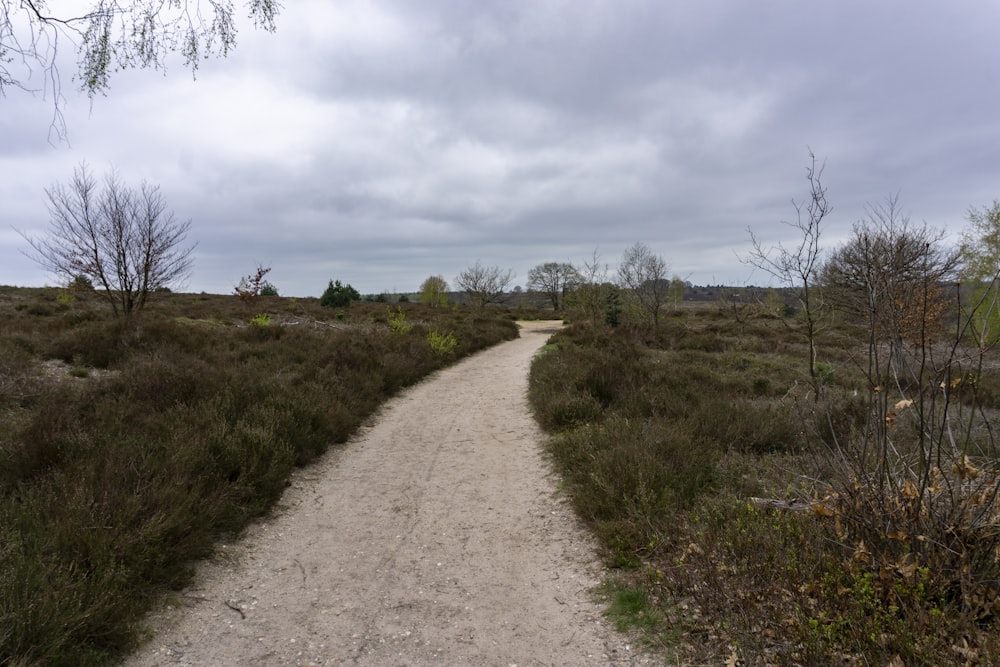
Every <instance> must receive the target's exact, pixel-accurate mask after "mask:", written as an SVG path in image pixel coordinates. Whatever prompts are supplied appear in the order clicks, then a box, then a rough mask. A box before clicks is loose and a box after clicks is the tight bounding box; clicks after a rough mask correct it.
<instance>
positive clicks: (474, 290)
mask: <svg viewBox="0 0 1000 667" xmlns="http://www.w3.org/2000/svg"><path fill="white" fill-rule="evenodd" d="M514 276H515V273H514V271H513V270H512V269H507V270H503V269H501V268H500V267H499V266H495V265H494V266H483V264H482V262H480V261H479V260H476V263H475V264H474V265H472V266H470V267H469V268H467V269H465V270H464V271H462V272H461V273H460V274H458V277H457V278H455V284H456V285H458V287H459V289H461V290H462V291H463V292H465V293H466V294H467V295H468V296H469V300H471V301H472V302H473V303H474V304H476V305H477V306H479V307H480V308H485V307H486V306H487V305H489V304H491V303H494V302H496V301H498V300H499V299H500V297H501V296H503V293H504V292H505V291H506V289H507V287H508V286H509V285H510V283H511V282H512V281H513V280H514Z"/></svg>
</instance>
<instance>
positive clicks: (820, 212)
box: [743, 151, 833, 401]
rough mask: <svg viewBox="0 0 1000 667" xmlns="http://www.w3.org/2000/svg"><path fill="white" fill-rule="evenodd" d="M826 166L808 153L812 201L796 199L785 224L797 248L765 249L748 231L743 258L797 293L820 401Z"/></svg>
mask: <svg viewBox="0 0 1000 667" xmlns="http://www.w3.org/2000/svg"><path fill="white" fill-rule="evenodd" d="M825 167H826V165H825V164H823V165H820V166H819V167H818V168H817V166H816V155H815V154H813V152H812V151H809V166H808V167H806V179H807V180H808V181H809V200H808V202H807V203H804V204H803V203H800V202H796V201H795V200H794V199H793V200H792V206H793V207H794V208H795V222H785V223H784V224H786V225H788V226H790V227H792V228H793V229H794V230H795V232H796V233H797V234H798V239H797V240H796V242H795V245H793V246H791V247H785V246H783V245H782V244H780V243H779V244H778V245H776V246H773V247H771V248H767V249H765V248H764V247H763V246H762V244H761V242H760V240H759V239H758V238H757V237H756V236H755V235H754V233H753V231H752V230H750V229H748V230H747V231H748V232H749V233H750V241H751V242H752V243H753V250H752V251H750V254H749V255H748V256H747V257H746V258H744V259H743V261H744V262H746V263H747V264H750V265H751V266H754V267H756V268H758V269H761V270H763V271H766V272H767V273H769V274H771V275H772V276H774V277H775V278H777V279H778V280H779V281H781V283H782V284H783V285H785V286H786V287H789V288H791V289H794V290H795V298H796V299H797V300H798V302H799V306H800V308H801V311H802V317H803V320H804V321H805V327H806V330H805V338H806V342H807V344H808V346H809V381H810V383H811V384H812V388H813V397H814V398H815V399H816V400H817V401H818V400H819V390H820V375H819V372H818V370H817V368H816V356H817V351H816V337H817V334H818V333H819V322H820V316H821V314H822V310H823V300H822V296H821V295H820V294H819V291H818V289H817V279H818V276H817V272H818V271H819V269H820V259H821V258H822V252H823V251H822V248H821V247H820V244H819V239H820V233H821V231H822V229H821V226H822V222H823V219H824V218H826V216H828V215H829V214H830V212H831V211H832V210H833V209H832V208H831V206H830V204H829V203H828V202H827V200H826V188H825V187H823V170H824V169H825Z"/></svg>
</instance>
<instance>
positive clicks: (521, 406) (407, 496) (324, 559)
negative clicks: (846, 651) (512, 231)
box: [126, 322, 643, 667]
mask: <svg viewBox="0 0 1000 667" xmlns="http://www.w3.org/2000/svg"><path fill="white" fill-rule="evenodd" d="M551 327H552V324H551V323H544V322H543V323H528V324H526V325H524V326H523V328H522V331H521V338H520V339H518V340H515V341H511V342H508V343H504V344H502V345H500V346H497V347H495V348H493V349H490V350H487V351H485V352H482V353H480V354H478V355H475V356H474V357H471V358H469V359H465V360H463V361H462V362H460V363H459V364H457V365H456V366H454V367H452V368H449V369H446V370H444V371H442V372H439V373H437V374H435V375H433V376H432V377H431V378H429V379H428V380H426V381H424V382H423V383H421V384H419V385H418V386H416V387H413V388H411V389H409V390H408V391H406V392H405V393H403V394H401V395H400V396H399V397H397V398H395V399H393V400H392V401H391V402H390V403H389V404H387V406H386V407H385V408H384V409H383V410H382V411H381V412H380V414H379V415H378V416H377V418H376V419H375V420H374V421H373V423H372V425H371V426H368V427H366V428H365V429H364V430H363V431H362V432H361V433H360V434H359V435H358V436H356V437H355V438H354V439H353V440H352V441H351V442H350V443H349V444H348V445H347V446H345V447H338V448H336V449H335V451H333V452H331V453H330V454H328V455H326V456H325V457H324V458H323V459H322V460H321V461H319V462H318V463H316V464H315V465H313V466H311V467H309V468H308V469H306V470H304V471H302V472H301V473H299V474H298V475H297V476H296V477H295V479H294V481H293V484H292V487H291V488H289V489H288V491H287V492H286V494H285V496H284V497H283V498H282V506H283V509H282V510H281V511H279V512H278V513H277V514H276V516H275V517H274V518H272V519H270V520H268V521H265V522H262V523H261V524H258V525H256V526H254V527H253V528H251V529H250V530H249V531H248V534H247V535H246V537H245V539H243V540H241V542H240V543H239V544H237V545H234V546H228V547H226V548H225V549H224V550H223V551H224V553H225V556H224V557H222V558H220V559H217V561H216V562H213V563H208V564H206V565H204V566H203V567H201V568H200V569H199V574H198V577H197V580H196V583H195V584H194V585H193V586H192V587H191V588H189V589H188V590H186V591H185V592H184V594H183V595H181V596H180V597H179V599H178V602H179V604H178V605H176V606H174V607H172V608H167V609H165V610H163V611H161V612H157V613H156V614H154V615H153V616H152V617H151V625H152V627H153V630H154V634H153V637H152V638H151V640H150V641H149V642H148V643H147V644H146V645H145V646H143V647H142V648H140V650H139V651H138V652H137V653H136V654H135V655H134V656H132V658H131V659H130V660H129V661H127V662H126V664H127V665H136V666H138V665H206V666H207V665H378V666H380V667H381V666H385V665H502V666H504V667H508V666H510V665H518V666H521V667H524V666H527V665H631V664H639V663H640V662H643V661H641V660H640V659H639V658H638V657H636V656H635V655H634V654H633V652H632V650H631V649H630V647H629V646H628V645H627V644H626V642H625V640H624V639H623V638H622V637H621V636H619V635H616V634H615V633H614V632H613V631H612V630H611V629H610V628H609V627H608V626H607V624H606V622H605V621H604V620H603V619H602V617H601V610H600V608H599V607H598V606H597V605H596V604H595V603H594V602H593V600H592V599H591V597H590V594H589V589H591V588H592V587H593V586H594V585H595V584H596V583H597V577H598V575H599V566H598V564H597V562H596V560H595V556H594V546H593V541H592V539H591V538H590V537H589V535H587V534H586V533H585V532H584V531H583V530H582V529H581V527H580V526H579V524H578V522H577V521H576V519H575V518H574V516H573V514H572V512H571V510H570V508H569V507H567V506H566V504H565V502H564V501H562V500H560V499H559V498H558V497H557V495H556V493H555V490H556V483H557V481H556V480H555V479H554V478H553V477H552V475H551V474H550V472H549V470H550V469H549V466H548V464H547V463H546V461H545V460H544V459H543V457H542V455H541V453H540V447H539V442H540V440H541V438H542V434H541V433H540V431H539V429H538V427H537V426H536V424H535V422H534V421H533V419H532V418H531V416H530V414H529V412H528V407H527V401H526V397H525V393H526V390H527V376H528V368H529V365H530V361H531V358H532V356H533V355H534V353H535V352H536V350H537V349H538V348H539V347H541V346H542V345H543V344H544V343H545V341H546V339H547V338H548V335H549V334H550V333H551V332H552V329H551Z"/></svg>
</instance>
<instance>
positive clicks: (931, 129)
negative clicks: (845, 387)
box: [0, 0, 1000, 295]
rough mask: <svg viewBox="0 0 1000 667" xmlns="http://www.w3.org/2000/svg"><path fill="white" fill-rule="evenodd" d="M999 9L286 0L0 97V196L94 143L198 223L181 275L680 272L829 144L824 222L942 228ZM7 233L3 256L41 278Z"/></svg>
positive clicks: (972, 186)
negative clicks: (881, 214)
mask: <svg viewBox="0 0 1000 667" xmlns="http://www.w3.org/2000/svg"><path fill="white" fill-rule="evenodd" d="M998 19H1000V9H998V8H994V7H992V6H990V5H976V6H975V7H972V6H961V5H954V6H952V5H940V6H935V5H933V4H932V3H922V4H918V5H914V4H912V3H903V2H900V1H898V0H897V1H894V2H885V3H878V4H877V5H875V4H872V3H866V2H862V1H861V0H853V1H846V2H838V3H820V4H817V3H801V2H795V1H792V0H776V1H774V2H767V3H741V2H718V3H697V4H695V3H681V2H661V1H659V0H655V1H654V0H649V1H643V0H626V1H624V2H618V1H615V2H611V1H601V0H586V1H578V0H574V1H572V2H570V1H569V0H563V1H556V0H547V1H534V0H532V1H530V2H529V1H527V0H525V1H518V2H509V1H506V0H504V1H502V2H501V1H499V0H491V1H484V2H476V3H468V2H464V1H462V0H438V1H429V2H422V3H412V2H408V1H406V0H382V1H380V2H360V1H351V0H345V1H338V2H319V1H318V0H315V1H312V2H308V1H306V0H303V1H302V2H298V3H295V5H294V6H289V7H288V8H287V9H286V12H285V14H284V15H283V16H282V19H281V23H280V25H279V31H278V33H277V34H275V35H266V34H257V33H254V32H252V31H251V30H249V29H244V30H243V32H242V33H241V43H240V46H239V47H238V49H237V51H236V52H235V53H234V54H233V55H232V56H231V57H230V59H228V60H226V61H219V62H214V61H211V62H206V63H205V64H204V65H203V66H202V68H201V69H200V71H199V75H198V80H197V81H192V80H191V78H190V76H188V75H186V74H185V73H184V72H183V71H182V70H181V69H180V68H179V67H176V68H172V69H171V70H170V71H168V73H167V76H166V77H164V76H160V75H158V74H156V73H149V72H124V73H121V74H120V75H118V77H117V79H116V80H114V81H113V87H112V91H111V95H110V96H109V97H108V98H106V99H105V98H101V99H97V100H96V101H95V103H94V105H93V110H92V112H91V109H90V106H89V103H88V101H87V100H86V99H85V98H79V97H77V96H75V95H74V94H72V92H71V91H69V90H67V91H66V93H67V108H66V117H67V122H68V124H69V130H70V141H71V144H70V146H69V147H67V146H57V147H52V146H50V145H49V144H48V143H47V128H48V122H49V117H50V114H51V105H50V104H49V103H48V102H46V101H44V100H40V99H37V98H32V97H30V96H26V95H21V94H19V93H17V92H16V91H12V92H11V93H10V94H8V97H7V98H5V99H2V100H0V105H2V106H0V169H2V174H3V179H2V180H0V201H2V202H3V203H2V205H0V222H2V223H5V224H4V225H3V228H4V229H5V230H6V229H9V226H10V225H14V226H16V227H18V228H21V229H41V228H44V225H45V223H46V220H47V215H46V211H45V204H44V193H43V188H44V187H45V186H47V185H49V184H51V183H52V182H54V181H57V180H66V179H67V178H68V177H69V176H70V174H71V173H72V169H73V166H74V165H75V164H77V163H78V162H79V161H81V160H86V161H88V162H89V163H90V164H91V165H92V167H93V168H94V169H95V170H98V171H101V170H104V169H105V168H107V167H108V166H110V165H112V164H113V165H114V166H115V167H116V168H117V169H118V170H119V171H120V172H121V174H122V175H123V176H124V177H125V178H126V179H129V180H136V181H137V180H140V179H142V178H145V179H148V180H149V181H151V182H154V183H159V184H160V185H161V186H162V188H163V191H164V194H165V195H166V196H167V198H168V201H169V202H170V205H171V207H172V208H173V209H174V211H175V212H176V214H177V215H178V216H179V217H182V218H188V217H190V218H192V220H193V223H194V224H193V228H192V238H193V240H197V241H198V242H199V246H198V249H197V251H196V257H195V262H196V263H195V272H194V275H193V276H192V279H191V281H190V284H189V286H188V287H189V289H193V290H206V291H213V292H220V291H221V292H227V291H229V290H230V289H231V288H232V286H233V285H234V284H235V283H236V281H237V280H238V279H239V277H240V275H243V274H246V273H249V272H250V271H251V270H253V268H254V267H255V266H256V263H257V262H264V263H267V264H270V265H271V266H272V267H273V271H272V274H271V277H272V278H273V281H274V282H275V284H277V285H278V287H279V288H280V289H281V290H282V292H283V293H286V294H289V295H310V294H311V295H316V294H319V292H320V291H321V290H322V289H323V287H324V286H325V284H326V281H327V280H329V279H330V278H339V279H341V280H345V281H348V282H351V283H353V284H354V285H355V286H356V287H358V288H359V289H360V290H361V291H362V292H379V291H383V290H394V289H395V290H403V291H408V290H414V289H416V288H417V286H418V285H419V283H420V282H421V281H422V280H423V278H425V277H426V276H428V275H431V274H442V275H444V276H445V277H446V278H447V279H448V280H452V279H453V278H454V276H455V275H456V274H457V273H458V272H459V271H461V270H462V269H463V268H464V267H465V266H467V265H468V264H470V263H472V262H474V261H476V260H477V259H481V260H482V261H484V262H486V263H490V264H494V263H495V264H499V265H502V266H504V267H511V268H513V269H514V270H515V271H517V273H518V274H519V282H522V283H523V282H524V280H525V279H526V278H525V276H526V273H527V270H528V269H529V268H531V266H533V265H535V264H538V263H540V262H543V261H552V260H557V261H566V260H568V261H582V260H584V259H586V258H588V257H589V256H590V254H591V252H592V251H593V250H594V249H595V248H596V249H598V250H599V251H600V253H601V254H602V256H603V257H604V259H605V261H608V262H609V263H611V264H612V265H613V264H614V263H615V262H616V261H617V257H618V256H619V255H620V253H621V252H622V250H624V248H625V247H627V246H628V245H631V244H632V243H634V242H635V241H644V242H646V243H648V244H649V245H650V246H651V247H652V248H653V249H654V250H655V251H656V252H658V253H660V254H662V255H663V256H664V257H665V258H666V259H667V260H668V261H669V262H670V264H671V266H672V267H673V269H674V271H676V272H677V273H678V274H680V275H683V276H686V277H689V278H690V279H691V280H693V281H695V282H700V283H719V282H730V283H735V284H742V283H745V282H747V281H750V282H765V281H766V279H767V277H766V276H761V275H753V274H751V273H750V272H749V271H748V269H747V268H746V267H745V266H743V265H741V264H739V262H738V261H737V260H736V254H737V253H742V252H745V251H746V249H747V246H748V237H747V234H746V229H747V227H748V226H750V227H753V228H754V230H755V231H756V232H758V233H759V235H760V236H761V237H762V238H764V239H765V240H766V241H769V242H771V241H773V242H777V241H780V240H783V238H782V237H783V235H787V233H788V230H787V228H784V227H783V226H782V225H780V224H779V223H780V221H781V220H787V219H789V218H791V217H792V216H793V215H794V210H793V209H792V207H791V204H790V200H791V199H792V198H801V197H802V196H804V195H805V194H806V181H805V178H804V175H805V171H804V167H805V165H806V163H807V160H808V156H807V149H808V148H809V147H811V148H812V149H813V150H815V151H816V153H817V155H818V156H819V157H820V158H821V159H823V158H825V159H826V161H827V171H826V174H825V177H826V179H825V180H826V184H827V185H828V187H829V196H830V199H831V202H832V203H833V206H834V209H835V210H834V215H833V216H832V217H831V218H830V221H829V222H830V227H829V228H828V235H827V240H828V241H829V242H830V243H834V242H836V240H837V239H839V238H842V237H843V236H844V235H845V234H846V233H847V232H848V231H849V229H850V226H851V224H852V223H853V222H854V221H855V220H856V219H858V218H859V217H861V216H862V215H863V214H864V209H863V207H864V204H865V202H868V201H873V200H878V199H881V198H883V197H885V196H886V195H887V194H889V193H893V192H897V191H899V192H900V193H901V200H902V203H903V205H904V207H905V208H906V209H907V210H910V211H911V212H912V214H913V216H914V217H915V218H916V219H926V220H927V221H928V222H929V223H931V224H933V225H936V226H947V227H948V228H949V229H950V230H951V231H952V232H954V233H957V231H958V230H959V229H960V228H961V226H962V225H963V218H964V214H965V211H966V210H967V208H968V207H969V206H970V205H981V204H984V203H987V202H989V201H992V200H993V199H994V198H995V197H997V196H1000V195H998V193H997V192H996V187H997V185H996V172H995V169H996V166H995V165H996V164H997V155H996V149H995V148H994V147H995V146H997V145H1000V123H998V122H997V121H996V120H995V109H996V108H997V102H998V97H1000V92H998V91H997V90H996V87H995V86H994V85H993V83H994V82H995V81H996V80H998V75H1000V62H998V60H997V58H996V57H995V56H994V55H993V53H992V44H993V40H992V38H991V35H990V32H991V30H992V28H993V26H995V25H997V20H998ZM23 245H24V244H23V241H22V240H21V239H20V237H19V236H17V235H16V234H13V233H10V232H5V233H0V252H2V253H3V256H4V257H5V258H9V261H4V262H3V263H2V266H0V283H14V284H42V283H43V282H44V281H45V280H47V279H48V280H51V279H50V278H47V277H46V276H44V275H43V274H41V273H39V271H38V270H37V269H36V268H34V267H33V266H31V264H30V263H29V262H27V261H26V260H24V258H23V257H21V256H20V254H19V253H18V249H19V248H21V247H23Z"/></svg>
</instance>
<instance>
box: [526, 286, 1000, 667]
mask: <svg viewBox="0 0 1000 667" xmlns="http://www.w3.org/2000/svg"><path fill="white" fill-rule="evenodd" d="M955 321H956V318H955V317H953V318H951V319H949V320H948V322H952V323H953V322H955ZM876 333H877V332H876ZM966 333H967V332H964V333H963V332H955V331H947V330H946V331H943V332H941V333H940V335H938V336H936V337H930V336H927V337H925V338H924V342H925V343H926V344H924V345H915V344H912V343H911V342H909V341H907V342H905V343H904V344H902V346H901V347H900V348H899V349H897V353H898V354H899V355H900V358H895V357H894V358H893V359H891V360H887V359H886V358H885V347H886V346H885V345H884V344H883V343H882V342H880V341H879V340H878V337H877V336H873V335H872V329H871V327H868V326H866V325H865V324H864V323H861V322H849V321H845V320H844V319H843V318H840V319H838V318H837V317H836V316H835V315H829V316H827V317H826V318H824V320H823V321H822V325H821V326H820V327H819V334H818V337H817V339H816V343H817V347H818V350H819V357H818V358H819V363H818V364H817V370H818V375H817V380H818V382H819V384H820V387H819V389H820V391H819V394H820V397H819V400H816V397H815V392H814V386H813V384H812V381H811V375H810V373H809V372H808V352H807V345H806V340H805V338H804V336H803V322H802V320H801V319H800V317H798V316H796V315H790V314H787V313H784V312H783V313H782V314H781V315H779V314H776V313H775V312H774V311H768V310H766V309H756V310H755V309H753V308H751V307H749V306H747V307H742V306H734V305H733V304H727V303H706V304H697V305H696V304H684V305H682V306H680V307H679V308H677V309H675V310H674V311H672V313H671V315H670V316H669V317H664V318H661V322H660V323H659V325H658V326H653V325H642V324H623V325H621V326H618V327H615V328H612V327H608V326H605V325H604V324H600V325H594V324H590V323H587V322H586V321H581V320H579V319H578V321H575V322H572V323H571V324H570V325H569V326H568V327H567V328H566V329H564V330H563V331H562V332H560V333H558V334H557V335H555V336H554V337H553V338H552V339H551V341H550V342H549V344H548V345H547V347H546V348H544V350H543V352H542V353H541V354H540V355H539V356H538V357H537V358H536V360H535V362H534V365H533V368H532V378H531V390H530V398H531V402H532V405H533V409H534V410H535V413H536V415H537V418H538V419H539V421H540V422H541V424H542V425H543V427H544V428H545V429H546V430H547V431H549V433H550V434H551V439H550V441H549V443H548V450H549V452H550V454H551V457H552V459H553V461H554V463H555V465H556V467H557V468H558V469H559V471H560V472H561V473H562V475H563V478H564V488H565V492H566V493H567V494H568V495H569V496H570V497H571V498H572V501H573V503H574V505H575V507H576V510H577V512H578V514H579V515H580V516H581V517H582V518H583V519H584V520H585V522H586V523H588V525H589V526H590V527H591V528H592V530H593V531H594V532H595V534H596V535H597V536H598V538H599V539H600V542H601V544H602V550H603V554H604V558H605V561H606V563H607V564H608V565H609V566H610V567H611V568H612V569H611V576H610V577H609V578H608V580H607V582H606V584H605V586H604V591H603V592H604V594H605V595H606V596H607V600H608V604H609V612H608V613H609V614H610V615H611V616H612V617H613V618H614V619H615V620H616V623H617V624H618V625H619V626H620V627H621V628H622V629H629V630H633V631H638V632H640V633H641V635H642V636H643V638H644V640H645V641H646V642H647V643H648V644H649V646H650V647H651V648H652V649H653V650H654V651H655V652H657V653H658V654H660V655H662V656H663V657H664V659H665V661H666V662H667V664H731V665H737V664H745V665H830V664H842V665H894V666H895V665H899V666H901V665H904V664H905V665H940V664H957V665H966V664H969V665H973V664H983V665H985V664H997V662H998V661H1000V640H998V637H1000V635H998V633H997V629H998V628H997V619H998V612H1000V602H998V597H997V594H998V591H1000V563H998V559H1000V518H998V517H1000V511H998V503H997V490H998V484H997V479H998V477H997V471H998V465H997V451H996V448H995V445H994V433H995V430H996V426H997V423H996V420H997V417H998V414H1000V413H998V412H997V409H998V408H1000V374H998V370H997V369H996V368H995V366H994V365H991V359H990V354H991V352H990V351H989V350H983V349H978V348H977V346H976V344H975V342H974V341H971V340H969V339H968V338H967V337H966V335H965V334H966ZM904 355H905V359H904V358H902V357H903V356H904ZM890 362H891V363H890ZM890 366H891V368H892V369H899V368H906V369H909V370H908V372H907V373H899V374H894V372H891V371H890Z"/></svg>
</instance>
